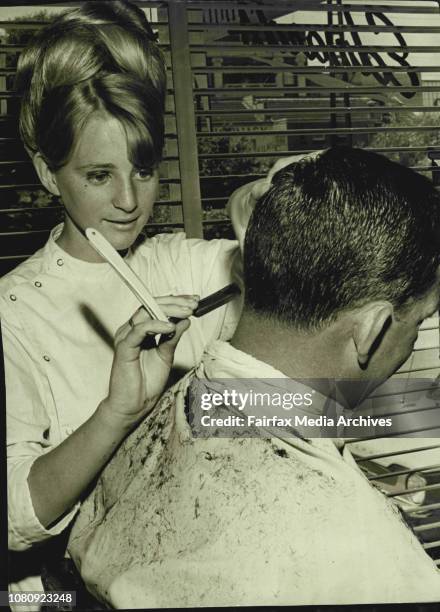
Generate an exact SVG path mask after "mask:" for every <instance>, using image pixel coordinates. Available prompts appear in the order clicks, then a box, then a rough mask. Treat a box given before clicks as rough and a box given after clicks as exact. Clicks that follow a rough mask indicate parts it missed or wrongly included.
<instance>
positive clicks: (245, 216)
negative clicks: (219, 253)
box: [226, 151, 322, 252]
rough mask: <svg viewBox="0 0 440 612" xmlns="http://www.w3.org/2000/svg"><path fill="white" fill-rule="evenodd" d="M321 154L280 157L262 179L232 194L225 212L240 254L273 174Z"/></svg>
mask: <svg viewBox="0 0 440 612" xmlns="http://www.w3.org/2000/svg"><path fill="white" fill-rule="evenodd" d="M321 152H322V151H313V152H312V153H303V154H301V155H290V156H289V157H282V158H280V159H278V160H277V161H276V162H275V163H274V165H273V166H272V168H271V169H270V170H269V172H268V173H267V176H265V177H264V178H262V179H258V180H257V181H252V182H251V183H246V185H242V186H241V187H239V188H238V189H236V190H235V191H234V192H233V194H232V195H231V197H230V198H229V200H228V203H227V204H226V210H227V212H228V214H229V217H230V219H231V223H232V227H233V229H234V233H235V236H236V238H237V240H238V243H239V245H240V249H241V251H242V252H243V245H244V237H245V234H246V228H247V226H248V223H249V219H250V217H251V214H252V211H253V210H254V207H255V204H256V203H257V201H258V200H259V199H260V198H261V197H262V196H263V195H264V194H265V193H266V192H267V191H269V188H270V186H271V183H272V177H273V176H274V174H276V173H277V172H278V171H279V170H281V169H282V168H285V167H286V166H288V165H289V164H293V163H296V162H299V161H300V160H301V159H304V158H305V157H312V158H313V157H316V156H317V155H319V153H321Z"/></svg>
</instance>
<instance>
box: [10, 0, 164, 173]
mask: <svg viewBox="0 0 440 612" xmlns="http://www.w3.org/2000/svg"><path fill="white" fill-rule="evenodd" d="M16 90H17V92H18V93H19V94H21V97H22V102H21V110H20V134H21V138H22V140H23V143H24V145H25V147H26V149H27V151H28V153H29V155H30V156H31V157H33V156H34V155H35V154H36V153H39V154H41V156H42V157H43V159H44V160H45V162H46V163H47V165H48V166H49V168H50V169H51V170H54V171H56V170H57V169H59V168H61V167H62V166H63V165H64V164H65V163H67V162H68V160H69V156H70V153H71V151H72V148H73V146H74V144H75V141H76V138H77V136H78V134H79V133H80V132H81V129H82V128H83V127H84V125H85V124H86V122H87V120H88V119H89V117H90V116H91V114H92V113H94V112H96V111H100V112H105V113H108V114H109V115H111V116H113V117H115V118H116V119H118V120H119V121H120V122H121V124H122V126H123V127H124V130H125V132H126V135H127V141H128V150H129V156H130V160H131V162H132V163H133V164H134V165H135V166H137V167H146V166H151V165H156V164H158V163H159V161H160V159H161V155H162V149H163V142H164V119H163V115H164V105H165V94H166V70H165V62H164V58H163V56H162V53H161V51H160V49H159V47H158V45H157V43H156V40H155V35H154V33H153V31H152V29H151V26H150V24H149V23H148V21H147V19H146V17H145V14H144V13H143V11H142V10H141V9H139V8H138V7H136V6H135V5H133V4H131V3H130V2H127V1H112V2H97V1H94V2H86V3H84V4H83V5H82V6H81V7H80V8H77V9H74V10H72V11H68V12H66V13H63V14H62V15H61V16H59V17H57V18H56V19H55V20H53V21H52V22H51V23H50V24H49V25H48V26H47V27H45V28H44V29H42V30H41V31H40V32H39V33H38V34H37V35H36V36H35V37H34V38H33V39H32V41H31V43H30V45H29V46H28V47H27V48H26V49H25V50H24V51H23V53H22V54H21V56H20V60H19V63H18V69H17V76H16Z"/></svg>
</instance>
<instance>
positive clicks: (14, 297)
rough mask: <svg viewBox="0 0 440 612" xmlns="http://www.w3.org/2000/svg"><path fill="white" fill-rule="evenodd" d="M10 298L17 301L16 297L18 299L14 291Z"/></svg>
mask: <svg viewBox="0 0 440 612" xmlns="http://www.w3.org/2000/svg"><path fill="white" fill-rule="evenodd" d="M9 299H10V300H12V301H13V302H15V301H16V299H17V296H16V295H14V294H13V293H11V295H10V296H9Z"/></svg>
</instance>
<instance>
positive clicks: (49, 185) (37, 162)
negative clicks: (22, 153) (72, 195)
mask: <svg viewBox="0 0 440 612" xmlns="http://www.w3.org/2000/svg"><path fill="white" fill-rule="evenodd" d="M32 163H33V164H34V168H35V171H36V173H37V174H38V176H39V179H40V181H41V182H42V183H43V185H44V186H45V187H46V189H47V190H48V191H50V193H52V194H53V195H57V196H59V195H61V194H60V190H59V189H58V185H57V180H56V177H55V174H54V172H52V170H51V169H50V168H49V166H48V165H47V163H46V161H45V160H44V159H43V156H42V155H41V153H35V155H34V156H33V158H32Z"/></svg>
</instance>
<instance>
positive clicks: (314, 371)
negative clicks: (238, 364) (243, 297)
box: [231, 310, 357, 405]
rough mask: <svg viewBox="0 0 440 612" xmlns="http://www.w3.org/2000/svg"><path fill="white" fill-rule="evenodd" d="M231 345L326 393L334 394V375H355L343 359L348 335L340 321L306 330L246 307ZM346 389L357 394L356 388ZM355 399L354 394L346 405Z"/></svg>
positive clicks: (341, 376) (339, 377)
mask: <svg viewBox="0 0 440 612" xmlns="http://www.w3.org/2000/svg"><path fill="white" fill-rule="evenodd" d="M231 345H232V346H233V347H234V348H236V349H238V350H240V351H243V352H244V353H248V354H249V355H252V356H253V357H255V358H256V359H258V360H260V361H263V362H264V363H268V364H269V365H271V366H272V367H274V368H276V369H277V370H279V371H280V372H282V373H283V374H285V375H286V376H288V377H289V378H292V379H297V380H302V379H303V380H307V381H308V385H309V386H310V387H313V388H315V389H316V390H317V391H319V392H320V393H322V394H323V395H326V396H334V393H335V391H334V381H335V379H351V378H353V372H351V371H350V370H349V369H348V368H347V367H346V362H345V359H344V353H345V351H346V350H347V349H346V347H347V339H346V338H345V337H344V331H343V329H341V328H340V327H339V326H338V324H335V325H332V326H329V327H326V328H323V329H322V330H318V331H313V332H306V331H301V330H297V329H295V328H293V327H292V326H290V325H288V324H286V323H283V322H280V321H277V320H274V319H269V318H265V317H261V316H259V315H256V314H255V313H254V312H252V311H250V310H245V311H244V312H243V314H242V317H241V319H240V322H239V324H238V327H237V329H236V331H235V334H234V336H233V338H232V339H231ZM340 390H341V387H340ZM344 391H346V392H347V393H348V394H350V392H351V391H354V393H355V395H357V393H356V388H355V389H353V388H351V389H344ZM344 395H345V393H344ZM355 400H356V398H355V397H354V398H351V401H348V402H347V404H346V405H349V404H352V403H353V401H354V402H355ZM344 403H345V402H344Z"/></svg>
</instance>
